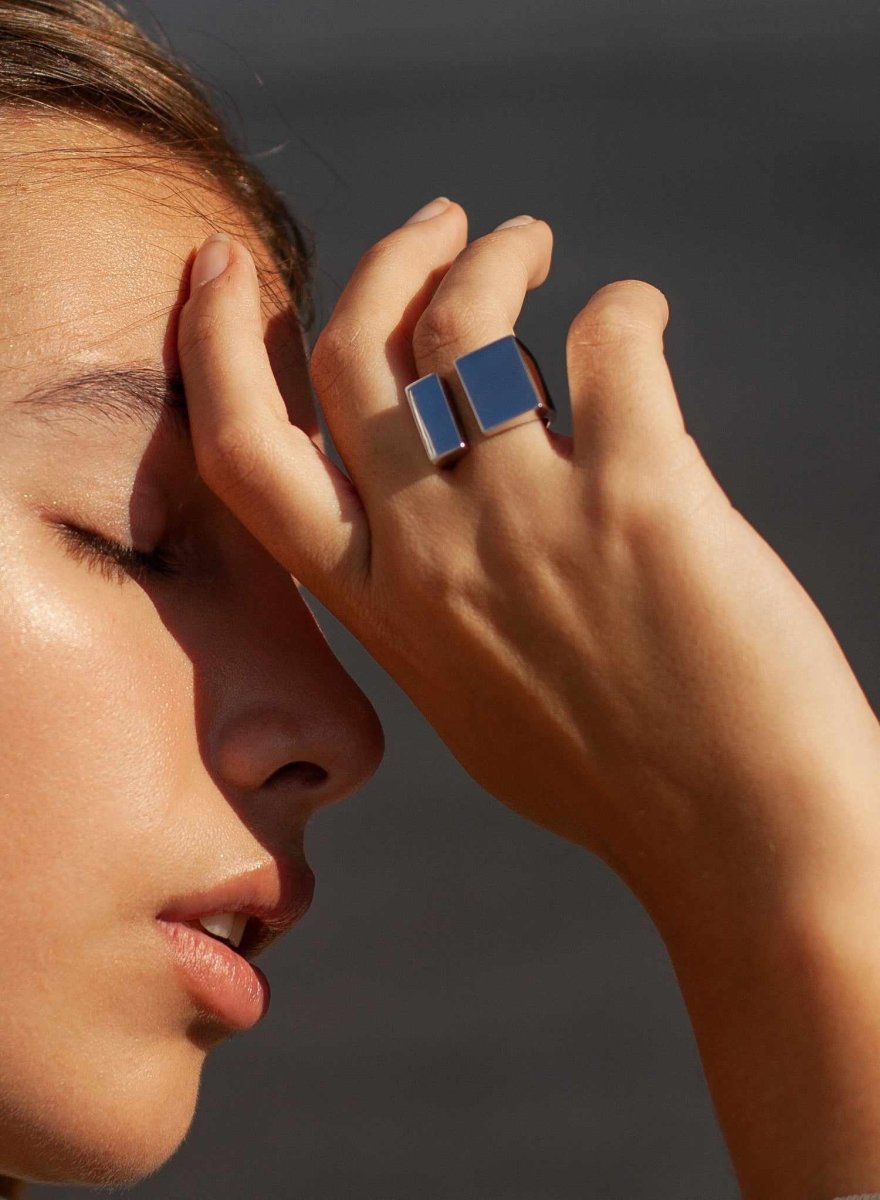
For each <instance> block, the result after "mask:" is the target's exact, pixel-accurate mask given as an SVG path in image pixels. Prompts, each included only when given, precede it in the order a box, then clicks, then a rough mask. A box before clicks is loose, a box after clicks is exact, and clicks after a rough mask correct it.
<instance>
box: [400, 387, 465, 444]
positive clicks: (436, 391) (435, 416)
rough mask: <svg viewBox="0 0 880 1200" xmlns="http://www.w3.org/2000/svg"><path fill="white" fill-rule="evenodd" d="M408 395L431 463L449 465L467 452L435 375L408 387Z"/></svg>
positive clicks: (451, 410)
mask: <svg viewBox="0 0 880 1200" xmlns="http://www.w3.org/2000/svg"><path fill="white" fill-rule="evenodd" d="M406 394H407V397H408V398H409V403H410V408H411V409H412V412H413V416H414V417H415V420H416V425H417V426H418V429H419V433H420V434H421V435H422V442H423V444H424V447H425V450H426V452H427V454H428V457H429V458H430V459H431V461H432V462H434V463H438V462H442V461H448V460H449V459H450V458H451V457H452V456H455V455H457V454H458V453H459V452H461V451H462V450H463V449H464V448H465V444H466V443H465V440H464V438H463V436H462V433H461V430H460V429H459V426H458V421H457V420H456V417H455V413H454V411H453V409H452V406H451V405H450V403H449V401H448V399H447V398H446V392H445V391H444V389H443V384H442V383H441V382H440V379H439V377H438V376H437V375H436V374H431V375H425V376H424V378H422V379H417V380H416V381H415V382H414V383H410V384H407V387H406Z"/></svg>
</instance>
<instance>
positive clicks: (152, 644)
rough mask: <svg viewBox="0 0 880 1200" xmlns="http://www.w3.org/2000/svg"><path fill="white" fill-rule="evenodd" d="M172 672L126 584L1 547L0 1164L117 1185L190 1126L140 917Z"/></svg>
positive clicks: (175, 1034)
mask: <svg viewBox="0 0 880 1200" xmlns="http://www.w3.org/2000/svg"><path fill="white" fill-rule="evenodd" d="M191 674H192V668H191V664H189V662H188V660H187V659H186V656H185V655H184V654H183V652H182V651H181V650H180V648H179V647H178V646H177V645H176V643H175V642H174V640H173V638H172V637H171V635H170V634H169V633H168V631H167V629H165V627H164V626H163V624H162V622H161V619H160V618H159V615H158V613H157V611H156V609H155V607H154V606H153V604H152V603H151V601H150V599H149V597H148V596H147V595H146V594H145V593H143V592H142V591H141V590H140V589H139V588H138V586H137V585H136V584H135V583H126V584H124V585H117V584H115V583H111V582H109V581H107V580H102V579H101V578H100V577H99V576H98V575H97V573H93V572H90V571H89V570H88V569H87V568H86V567H84V566H83V565H82V564H79V563H74V562H66V561H65V558H64V554H63V553H62V552H58V551H56V552H53V553H51V554H50V555H48V556H46V557H42V558H41V555H40V553H38V552H34V553H32V554H29V553H28V552H23V551H22V549H21V547H15V548H14V549H13V552H12V553H11V554H9V555H7V556H4V559H3V562H2V568H0V728H2V730H3V738H2V742H0V780H2V784H0V788H2V792H0V804H2V817H3V841H2V850H0V855H2V861H0V906H2V911H3V914H4V930H3V940H4V947H3V972H2V988H0V1174H2V1173H4V1169H6V1170H7V1171H8V1173H10V1174H13V1175H15V1174H19V1173H22V1174H26V1175H28V1176H31V1177H33V1178H35V1179H44V1178H45V1179H51V1178H52V1177H53V1174H56V1173H57V1177H58V1178H59V1179H60V1180H69V1181H70V1182H77V1181H78V1179H77V1176H76V1174H73V1175H71V1174H68V1173H69V1172H70V1171H72V1170H73V1171H74V1172H82V1173H83V1174H82V1176H81V1179H82V1182H84V1183H88V1182H91V1181H100V1180H102V1179H104V1180H109V1181H111V1182H112V1181H113V1180H114V1178H117V1177H118V1178H119V1179H120V1180H123V1178H127V1179H137V1178H139V1177H140V1176H141V1175H142V1174H143V1173H144V1172H146V1171H149V1170H153V1169H155V1168H157V1167H158V1166H159V1165H160V1164H161V1162H163V1161H164V1159H165V1158H167V1157H168V1155H170V1154H171V1153H173V1151H174V1149H175V1148H176V1146H177V1144H178V1143H179V1141H180V1140H181V1139H182V1138H183V1136H184V1135H185V1133H186V1130H187V1128H188V1126H189V1123H190V1121H191V1119H192V1113H193V1107H194V1104H195V1098H196V1092H197V1081H198V1071H199V1069H200V1067H201V1063H202V1061H203V1057H204V1055H203V1053H202V1052H201V1051H199V1050H198V1049H197V1048H196V1046H195V1045H194V1044H191V1043H190V1042H189V1041H187V1039H186V1038H185V1037H184V1036H182V1032H183V1030H184V1023H185V1013H184V1012H183V1010H182V1006H181V1000H180V995H179V993H178V992H177V991H175V990H173V989H172V988H171V987H170V986H165V975H164V974H163V969H164V968H163V963H162V962H161V961H160V959H159V957H158V952H157V947H156V945H155V942H154V933H155V929H154V924H155V923H154V921H153V920H152V917H153V915H154V912H155V910H153V911H152V912H151V911H150V904H151V903H152V901H153V899H154V897H155V894H156V881H155V879H151V878H150V875H151V874H153V875H155V873H156V870H157V864H161V862H162V861H163V858H164V856H165V851H166V847H167V845H168V842H169V839H171V840H172V841H173V839H174V837H175V830H174V828H173V823H172V819H173V802H172V798H173V795H174V793H175V788H174V772H175V770H176V771H177V772H178V774H179V772H180V769H181V763H180V757H181V753H182V749H181V748H182V747H184V745H189V742H186V743H184V741H183V740H181V739H182V738H186V735H187V726H186V720H185V713H186V710H187V706H188V708H189V720H190V727H189V729H190V736H191V724H192V709H191V704H192V702H191V692H190V687H191ZM181 729H182V730H183V733H181V732H180V730H181ZM175 738H176V739H177V740H175ZM177 790H178V791H179V788H178V789H177ZM151 864H152V866H151ZM8 1164H13V1165H14V1166H15V1167H16V1168H17V1169H15V1170H12V1169H11V1168H10V1167H9V1165H8ZM116 1172H118V1173H119V1175H118V1176H117V1175H116V1174H115V1173H116Z"/></svg>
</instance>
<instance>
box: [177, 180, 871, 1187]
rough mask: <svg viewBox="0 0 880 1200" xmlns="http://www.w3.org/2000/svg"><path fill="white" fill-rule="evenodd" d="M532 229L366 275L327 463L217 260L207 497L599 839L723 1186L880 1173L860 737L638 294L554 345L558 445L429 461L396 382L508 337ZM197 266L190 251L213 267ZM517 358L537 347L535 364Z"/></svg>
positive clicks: (549, 436) (433, 700) (467, 733)
mask: <svg viewBox="0 0 880 1200" xmlns="http://www.w3.org/2000/svg"><path fill="white" fill-rule="evenodd" d="M551 240H552V238H551V231H550V229H549V227H548V226H547V225H546V224H545V223H544V222H542V221H527V222H526V223H523V224H518V225H514V226H512V227H509V228H499V229H497V230H495V231H493V232H492V233H490V234H488V235H487V236H485V237H482V238H479V239H477V240H476V241H474V242H473V243H471V244H470V245H468V244H467V227H466V217H465V213H464V211H463V210H462V209H461V207H460V206H458V205H457V204H454V203H449V204H447V205H445V206H442V205H441V206H440V211H439V212H438V213H437V215H435V216H433V217H428V218H427V219H424V220H419V221H416V222H414V223H408V224H407V225H405V226H403V227H402V228H400V229H397V230H395V231H394V232H393V233H390V234H389V235H388V236H387V237H385V238H383V239H382V240H381V241H380V242H378V243H377V244H376V245H375V246H373V247H372V248H371V249H370V250H369V251H367V253H366V254H365V255H364V256H363V258H362V259H361V261H360V262H359V264H358V266H357V268H356V270H355V272H354V274H353V276H352V278H351V280H350V281H349V283H348V285H347V287H346V288H345V290H344V292H343V294H342V296H341V298H340V300H339V303H338V304H337V306H336V309H335V310H334V312H333V315H332V317H331V319H330V321H329V323H328V325H327V327H326V328H325V329H324V331H323V332H322V333H321V335H320V337H319V338H318V341H317V343H316V345H315V347H314V352H313V355H312V361H311V367H312V377H313V381H314V386H315V390H316V392H317V396H318V399H319V400H320V403H321V405H322V408H323V410H324V413H325V416H326V419H327V422H328V425H329V428H330V431H331V433H332V436H333V440H334V442H335V444H336V446H337V447H338V449H339V452H340V454H341V456H342V459H343V461H344V463H345V466H346V468H347V472H348V476H347V475H346V474H343V473H342V472H341V471H339V470H337V469H336V467H335V466H334V465H333V464H332V463H331V462H330V460H329V459H328V458H327V457H326V456H325V455H324V454H323V453H322V452H321V450H320V449H319V447H318V446H317V445H316V443H315V442H314V441H313V440H311V439H310V438H309V436H308V435H307V434H306V433H305V432H304V431H303V430H302V429H300V428H299V427H298V426H296V425H294V424H292V423H291V420H290V416H289V413H288V409H287V405H286V403H285V399H284V397H283V396H282V395H281V392H280V391H279V388H278V385H277V384H276V381H275V378H274V377H273V373H272V370H271V367H270V364H269V360H268V358H267V354H266V349H265V346H264V343H263V331H262V318H261V309H260V296H259V287H258V277H257V274H256V272H255V269H254V264H253V260H252V259H251V256H250V254H249V252H248V251H247V249H246V248H245V247H244V246H243V245H242V244H241V243H240V242H234V243H231V245H230V250H231V260H230V262H229V265H228V267H227V268H226V270H225V271H224V272H223V273H221V274H219V275H218V276H217V277H216V278H214V279H213V280H212V281H211V282H205V283H203V284H202V281H203V280H204V278H205V275H204V271H203V265H204V264H203V263H202V262H201V261H197V263H196V266H195V268H194V272H193V276H194V278H193V286H194V291H193V292H192V294H191V297H190V299H189V300H188V301H187V303H186V304H185V305H184V308H183V310H182V313H181V319H180V336H179V351H180V357H181V368H182V372H183V375H184V380H185V385H186V393H187V400H188V407H189V413H190V424H191V427H192V434H193V442H194V449H195V454H196V459H197V463H198V467H199V470H200V472H201V473H202V475H203V477H204V479H205V481H206V482H207V484H208V485H209V486H210V487H211V488H212V489H213V490H214V491H215V492H216V493H217V495H218V496H219V497H220V498H221V499H222V500H223V501H224V502H225V503H226V504H227V505H228V506H229V508H230V509H231V510H232V511H233V512H234V513H235V514H236V515H237V517H238V518H239V520H241V521H242V522H243V524H244V525H246V526H247V527H248V528H249V529H250V530H251V532H252V533H253V534H254V535H255V536H256V537H257V538H258V539H259V540H260V541H262V542H263V544H264V545H265V546H266V548H267V549H268V550H269V551H270V552H271V553H272V554H273V555H274V556H275V557H276V558H277V559H278V560H279V561H280V562H281V563H282V564H283V565H284V566H285V567H286V568H287V570H289V571H290V573H291V574H292V575H294V576H295V577H296V578H298V579H299V580H300V581H301V582H302V583H304V584H305V585H306V586H307V587H308V588H309V589H310V590H311V591H312V592H314V593H315V595H317V596H318V598H319V599H320V600H321V601H322V602H323V603H324V604H325V605H326V606H327V607H328V608H329V609H330V610H331V611H333V612H334V613H335V614H336V615H337V616H338V617H339V618H340V619H341V620H342V621H343V622H344V623H345V624H346V625H347V626H348V627H349V628H350V629H351V630H352V632H353V633H354V634H355V635H356V636H357V637H358V638H359V639H360V640H361V641H362V642H363V643H364V644H365V645H366V646H367V647H368V649H369V650H370V651H371V652H372V654H373V655H374V656H375V658H376V659H377V660H378V661H379V662H380V663H381V664H382V665H383V666H384V667H385V668H386V669H387V670H388V671H389V672H390V673H391V674H392V675H393V676H394V678H395V679H396V680H397V681H398V683H399V684H400V685H401V686H402V687H403V688H404V689H405V690H406V691H407V692H408V693H409V695H410V696H411V697H412V699H413V700H414V701H415V703H416V704H417V705H418V706H419V707H420V709H421V710H422V712H423V713H424V714H425V716H426V717H427V719H428V720H429V721H430V722H431V724H432V725H433V726H434V727H435V728H436V729H437V730H438V731H439V733H440V735H441V736H442V737H443V739H444V740H445V741H446V743H447V745H448V746H449V747H450V749H451V750H452V752H453V753H454V754H455V755H456V757H457V758H458V759H459V760H460V762H461V763H462V764H463V765H464V767H465V768H466V769H467V770H468V771H469V772H470V773H471V774H472V775H473V776H474V778H475V779H477V780H478V781H479V782H480V783H481V784H482V785H483V786H484V787H485V788H487V789H488V790H489V791H490V792H492V793H493V794H494V795H495V796H497V797H498V798H499V799H501V800H502V801H504V802H505V803H506V804H508V805H510V806H511V807H513V808H514V809H516V810H517V811H519V812H521V813H522V814H523V815H524V816H526V817H528V818H530V819H532V820H534V821H537V822H539V823H540V824H542V825H544V826H547V827H549V828H550V829H553V830H556V831H557V832H558V833H560V834H562V835H563V836H565V837H567V838H571V839H573V840H574V841H576V842H579V843H580V844H582V845H584V846H586V847H589V848H590V849H592V850H593V851H595V852H596V853H598V854H600V855H601V856H602V857H603V858H604V859H605V861H606V862H608V863H609V864H610V865H611V866H612V867H614V869H615V870H617V872H618V873H619V874H620V875H621V876H622V877H623V878H624V879H625V880H626V882H627V883H628V884H629V885H630V887H631V888H632V889H633V890H634V891H635V892H636V894H637V895H638V896H639V897H640V898H641V899H642V900H643V902H644V903H645V905H646V906H647V908H648V909H649V911H650V912H651V914H652V916H653V918H654V920H655V922H656V924H657V925H658V927H659V928H660V930H661V932H662V934H663V935H664V938H665V940H666V942H667V946H668V947H669V949H670V953H671V955H672V957H673V962H674V964H675V968H676V971H677V974H678V977H679V980H680V981H681V984H682V988H683V991H684V994H685V998H686V1001H687V1003H688V1007H689V1010H690V1013H691V1017H692V1019H693V1022H694V1029H695V1032H696V1035H697V1040H698V1044H699V1047H700V1052H701V1055H702V1057H703V1062H704V1066H705V1069H706V1073H707V1078H708V1081H709V1085H710V1088H711V1089H712V1094H713V1098H714V1101H715V1106H716V1110H717V1112H718V1115H719V1119H720V1120H721V1123H722V1127H723V1128H724V1131H725V1135H726V1137H727V1141H728V1145H729V1147H730V1149H731V1154H732V1158H733V1161H734V1164H735V1166H736V1169H737V1174H738V1177H739V1179H740V1182H741V1185H742V1187H743V1196H744V1197H745V1200H770V1197H773V1200H830V1197H831V1196H832V1195H835V1194H837V1195H843V1194H844V1193H847V1192H850V1193H851V1192H854V1191H865V1190H866V1189H868V1188H869V1187H870V1186H875V1187H876V1186H878V1184H880V1151H878V1146H880V1138H878V1136H877V1131H878V1128H880V1069H878V1068H877V1066H876V1047H877V1045H878V1044H880V1017H878V1016H877V1014H878V1012H880V952H878V951H876V950H874V949H872V948H870V947H869V939H868V938H866V936H865V935H866V933H867V932H868V931H870V929H871V922H872V921H873V922H875V926H874V936H873V939H871V945H873V943H874V942H876V913H877V912H878V911H880V884H878V883H877V877H878V872H877V859H878V855H880V830H878V824H880V805H878V802H877V801H878V779H880V728H878V724H877V720H876V718H875V716H874V714H873V712H872V711H871V708H870V706H869V705H868V702H867V700H866V698H865V696H864V694H863V692H862V690H861V688H860V687H859V684H858V682H857V681H856V679H855V677H854V676H853V673H852V671H851V670H850V668H849V665H848V664H847V662H846V659H845V657H844V655H843V653H842V651H841V649H840V647H839V645H838V643H837V641H836V640H835V638H834V636H833V634H832V633H831V631H830V629H829V628H828V626H827V624H826V623H825V621H824V620H823V618H822V616H821V614H820V613H819V611H818V610H817V608H816V607H815V605H814V604H813V602H812V601H811V600H810V598H809V596H808V595H807V594H806V593H805V591H804V590H803V588H802V587H801V586H800V584H799V583H798V581H797V580H796V579H795V578H794V577H793V575H792V574H791V572H790V571H789V570H788V569H787V568H786V566H785V565H784V563H782V561H781V560H780V559H779V558H778V556H777V555H776V554H775V553H774V552H773V550H772V549H771V548H770V547H769V546H768V545H767V544H766V542H764V541H763V539H762V538H761V537H760V536H759V535H758V534H757V533H756V531H755V530H754V529H753V528H752V527H751V526H750V525H749V523H748V522H747V521H746V520H745V519H744V518H743V517H742V516H741V514H740V513H739V512H737V510H736V509H735V508H734V507H733V505H732V504H731V503H730V501H729V499H728V497H727V496H726V495H725V493H724V492H723V490H722V489H721V487H720V486H719V484H718V482H717V481H716V480H715V478H714V477H713V475H712V473H711V472H710V470H709V468H708V467H707V465H706V463H705V461H704V460H703V458H702V456H701V455H700V453H699V450H698V448H697V446H696V445H695V443H694V441H693V440H692V438H691V437H690V436H689V435H688V433H687V431H686V429H685V427H684V423H683V420H682V415H681V411H680V409H679V406H678V403H677V400H676V396H675V392H674V389H673V386H672V382H671V380H670V376H669V371H668V368H667V365H666V362H665V359H664V355H663V332H664V328H665V326H666V322H667V317H668V313H667V306H666V302H665V300H664V298H663V296H662V295H661V294H660V293H659V292H658V291H657V290H656V289H655V288H653V287H651V286H649V285H647V284H644V283H640V282H637V281H626V282H622V283H615V284H612V285H610V286H608V287H605V288H602V289H601V290H600V291H598V292H597V293H596V294H595V295H594V296H593V297H592V298H591V299H590V300H589V302H588V303H587V304H586V305H585V307H584V308H583V309H582V310H581V311H580V312H579V313H578V314H577V315H576V316H575V317H574V320H573V321H572V323H571V326H570V328H569V329H568V334H567V341H566V355H567V367H568V380H569V386H570V393H571V405H572V415H573V430H574V436H573V438H572V439H567V438H564V437H561V436H560V435H558V434H556V433H553V432H552V431H547V430H546V429H545V428H544V426H543V424H542V423H541V422H540V421H539V420H538V418H537V417H535V418H534V419H533V420H531V421H529V422H528V423H526V424H522V425H519V426H517V427H516V428H513V429H509V430H506V431H504V432H502V433H499V434H497V435H494V436H490V437H488V438H481V437H480V434H479V432H478V430H477V429H476V428H475V427H474V423H473V421H472V420H470V418H469V416H468V411H467V408H466V406H465V405H464V404H461V405H460V406H459V407H460V409H461V415H462V419H463V422H464V424H465V427H466V434H467V439H468V441H469V443H470V449H469V450H468V451H467V452H466V453H465V454H464V456H463V457H462V458H460V459H459V460H458V461H457V462H456V463H455V464H454V466H452V467H451V468H448V469H440V468H436V467H434V466H432V465H431V463H430V462H429V460H428V459H427V457H426V455H425V452H424V449H423V447H422V444H421V441H420V439H419V436H418V433H417V430H416V427H415V424H414V422H413V419H412V416H411V414H410V412H409V408H408V406H407V404H406V401H405V396H404V388H405V385H406V384H407V383H409V382H411V381H413V380H415V379H416V378H418V377H420V376H422V375H425V374H427V373H429V372H432V371H436V372H437V373H438V374H440V375H441V376H442V377H443V378H445V379H446V380H447V381H448V382H449V384H450V386H451V388H452V389H453V391H454V392H456V395H457V398H458V399H461V396H460V394H459V393H458V392H457V387H458V385H457V381H456V378H455V373H454V371H453V370H452V364H453V360H454V359H455V358H457V357H458V356H459V355H462V354H465V353H468V352H470V351H472V350H475V349H477V348H479V347H480V346H482V345H485V344H486V343H488V342H490V341H493V340H495V339H496V338H499V337H502V336H504V335H506V334H510V333H511V332H512V331H513V327H514V324H515V322H516V319H517V316H518V314H519V312H520V309H521V306H522V303H523V300H524V297H525V295H526V292H527V291H528V290H529V289H530V288H533V287H535V286H537V285H539V284H540V283H541V282H542V281H543V280H544V279H545V278H546V276H547V273H548V270H549V266H550V254H551ZM215 252H216V251H215V250H212V251H210V252H209V254H214V253H215ZM532 349H535V347H532Z"/></svg>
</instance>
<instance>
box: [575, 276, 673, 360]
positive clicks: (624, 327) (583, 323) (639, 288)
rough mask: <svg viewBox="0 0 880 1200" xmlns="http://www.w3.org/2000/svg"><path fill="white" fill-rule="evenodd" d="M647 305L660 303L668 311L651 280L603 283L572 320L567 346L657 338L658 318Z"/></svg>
mask: <svg viewBox="0 0 880 1200" xmlns="http://www.w3.org/2000/svg"><path fill="white" fill-rule="evenodd" d="M646 300H647V301H648V304H646V303H645V302H646ZM649 305H654V306H655V308H656V307H658V306H659V307H660V309H661V311H663V310H665V311H666V312H667V313H668V306H667V304H666V298H665V296H664V295H663V293H662V292H660V291H659V290H658V289H657V288H655V287H654V286H653V285H652V284H650V283H643V282H642V280H640V279H625V280H620V281H618V282H616V283H609V284H606V285H605V287H602V288H600V289H599V290H598V291H597V292H596V293H594V295H593V296H592V297H591V298H590V301H589V302H588V304H587V305H586V306H585V307H584V308H582V309H581V311H580V312H579V313H578V314H577V315H576V316H575V318H574V320H573V321H572V322H571V325H570V326H569V329H568V336H567V339H566V341H567V345H568V348H569V349H571V348H572V347H575V346H579V345H580V346H586V347H588V348H592V349H603V348H605V347H614V346H620V345H623V344H626V343H627V342H631V341H634V340H637V339H643V338H645V337H656V335H657V321H656V317H652V316H651V312H650V308H649ZM664 323H665V318H664Z"/></svg>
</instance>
